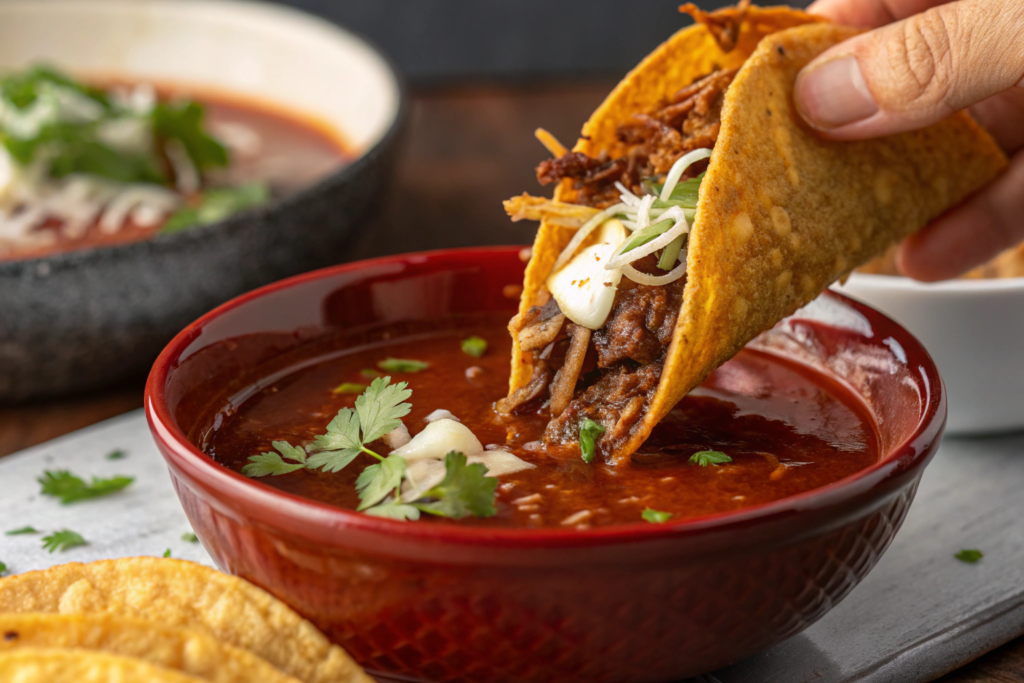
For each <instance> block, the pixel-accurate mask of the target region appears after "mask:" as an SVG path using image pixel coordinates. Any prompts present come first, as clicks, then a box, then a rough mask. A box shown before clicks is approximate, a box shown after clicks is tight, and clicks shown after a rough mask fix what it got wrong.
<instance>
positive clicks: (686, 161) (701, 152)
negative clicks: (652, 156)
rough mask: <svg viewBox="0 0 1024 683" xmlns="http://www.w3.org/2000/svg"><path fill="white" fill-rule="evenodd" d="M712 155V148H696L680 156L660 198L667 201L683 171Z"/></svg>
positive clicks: (673, 166)
mask: <svg viewBox="0 0 1024 683" xmlns="http://www.w3.org/2000/svg"><path fill="white" fill-rule="evenodd" d="M710 156H711V150H710V149H707V148H703V149H695V150H693V151H692V152H688V153H686V154H684V155H683V156H681V157H679V160H678V161H677V162H676V163H674V164H672V168H670V169H669V171H668V175H667V176H665V186H664V187H662V188H661V196H659V197H658V198H659V199H660V200H661V201H663V202H667V201H668V200H669V198H670V197H671V196H672V190H674V189H676V183H678V182H679V179H680V178H682V177H683V173H684V172H685V171H686V169H687V168H689V167H690V165H691V164H693V163H694V162H697V161H700V160H701V159H707V158H708V157H710ZM630 279H632V278H630Z"/></svg>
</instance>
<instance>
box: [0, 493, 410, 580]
mask: <svg viewBox="0 0 1024 683" xmlns="http://www.w3.org/2000/svg"><path fill="white" fill-rule="evenodd" d="M413 509H414V510H415V508H413ZM416 514H417V515H419V510H416ZM6 573H7V565H6V564H4V563H3V562H0V576H3V575H4V574H6Z"/></svg>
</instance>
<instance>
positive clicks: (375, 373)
mask: <svg viewBox="0 0 1024 683" xmlns="http://www.w3.org/2000/svg"><path fill="white" fill-rule="evenodd" d="M359 374H360V375H362V376H363V377H365V378H367V379H377V378H378V377H381V376H382V375H381V374H380V370H374V369H373V368H363V369H362V370H360V371H359Z"/></svg>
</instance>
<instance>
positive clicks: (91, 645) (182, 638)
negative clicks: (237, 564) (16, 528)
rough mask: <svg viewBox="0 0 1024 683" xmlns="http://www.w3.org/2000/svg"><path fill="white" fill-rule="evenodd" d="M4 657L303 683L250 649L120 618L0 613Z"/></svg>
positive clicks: (214, 680)
mask: <svg viewBox="0 0 1024 683" xmlns="http://www.w3.org/2000/svg"><path fill="white" fill-rule="evenodd" d="M0 634H2V636H0V654H3V653H6V652H11V651H14V650H24V649H39V648H51V649H52V648H59V649H64V650H67V649H78V650H90V651H96V652H104V653H106V654H110V655H117V656H119V657H130V658H132V659H141V660H143V661H146V662H149V663H150V664H152V665H154V666H159V667H163V668H164V669H171V670H174V671H180V672H181V673H184V674H188V675H190V676H195V677H196V678H200V679H202V680H204V681H208V682H209V683H251V681H260V683H299V679H297V678H293V677H292V676H288V675H286V674H283V673H281V672H280V671H278V670H277V669H275V668H274V667H273V666H271V665H270V664H268V663H267V662H265V661H263V660H262V659H260V658H259V657H257V656H256V655H254V654H252V653H251V652H249V651H248V650H242V649H241V648H237V647H233V646H231V645H225V644H224V643H221V642H220V641H219V640H217V639H215V638H212V637H210V636H208V635H206V634H203V633H199V632H198V631H191V630H188V629H183V628H174V627H171V626H165V625H163V624H159V623H156V622H152V621H144V620H142V619H133V618H129V617H122V616H118V615H116V614H10V613H6V614H0Z"/></svg>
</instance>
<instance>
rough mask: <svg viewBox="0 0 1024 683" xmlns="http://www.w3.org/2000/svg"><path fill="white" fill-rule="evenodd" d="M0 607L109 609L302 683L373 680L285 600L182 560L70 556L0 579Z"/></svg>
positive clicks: (14, 609) (66, 611)
mask: <svg viewBox="0 0 1024 683" xmlns="http://www.w3.org/2000/svg"><path fill="white" fill-rule="evenodd" d="M0 612H16V613H26V612H49V613H54V612H56V613H61V614H93V613H114V614H119V615H122V616H126V617H135V618H138V619H144V620H147V621H153V622H157V623H159V624H163V625H165V626H173V627H178V628H187V629H192V630H195V631H199V632H201V633H205V634H207V635H210V636H212V637H214V638H217V639H218V640H221V641H223V642H225V643H227V644H229V645H233V646H235V647H239V648H242V649H245V650H248V651H249V652H251V653H253V654H254V655H256V656H257V657H261V658H263V659H264V660H266V661H267V662H269V663H270V664H272V665H273V666H275V667H277V668H278V669H279V670H281V671H283V672H284V673H287V674H289V675H291V676H294V677H295V678H298V679H299V680H301V681H305V682H306V683H345V682H348V681H353V682H358V683H372V679H370V678H369V677H368V676H367V675H366V674H365V673H363V671H362V669H360V668H359V665H357V664H356V663H355V662H353V661H352V659H351V658H350V657H349V656H348V655H347V654H346V653H345V651H344V650H342V649H341V648H340V647H338V646H336V645H332V644H331V642H330V641H328V640H327V638H326V637H324V635H323V634H322V633H320V631H318V630H317V629H316V627H314V626H313V625H312V624H311V623H309V622H308V621H306V620H305V619H303V618H302V617H300V616H299V615H298V614H296V613H295V612H294V611H293V610H292V609H291V608H290V607H288V605H286V604H284V603H283V602H281V601H280V600H278V599H277V598H275V597H273V596H272V595H270V594H269V593H267V592H266V591H264V590H262V589H260V588H257V587H256V586H254V585H252V584H251V583H249V582H248V581H245V580H243V579H240V578H238V577H235V576H230V575H228V574H224V573H222V572H219V571H216V570H214V569H210V568H209V567H204V566H202V565H199V564H196V563H194V562H186V561H184V560H174V559H160V558H155V557H132V558H124V559H120V560H102V561H99V562H93V563H91V564H80V563H77V562H72V563H69V564H63V565H58V566H56V567H51V568H50V569H45V570H41V571H34V572H26V573H24V574H18V575H16V576H11V577H7V578H4V579H0Z"/></svg>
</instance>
